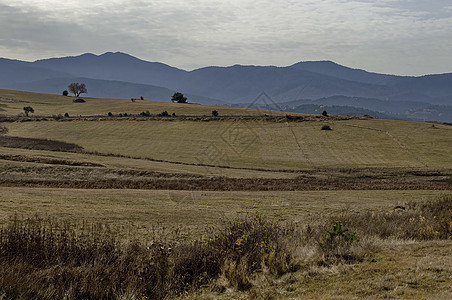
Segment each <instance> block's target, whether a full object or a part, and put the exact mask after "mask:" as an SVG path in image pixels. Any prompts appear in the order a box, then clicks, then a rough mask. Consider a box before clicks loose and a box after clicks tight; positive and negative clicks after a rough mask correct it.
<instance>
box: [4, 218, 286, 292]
mask: <svg viewBox="0 0 452 300" xmlns="http://www.w3.org/2000/svg"><path fill="white" fill-rule="evenodd" d="M286 232H287V231H286V230H285V229H284V228H283V227H279V226H277V225H275V224H273V223H272V222H270V221H268V220H266V219H265V218H264V217H263V216H262V215H259V214H258V215H256V216H248V217H246V218H244V219H235V220H231V221H228V222H227V223H226V225H225V228H224V229H223V230H221V231H220V232H219V233H218V232H215V231H213V230H212V231H211V233H210V234H209V236H208V237H206V238H204V239H202V240H195V241H191V242H189V241H187V242H181V243H179V244H175V245H173V246H172V245H171V244H170V243H168V242H166V241H158V240H156V241H154V242H153V243H152V244H151V245H145V244H143V243H139V242H133V241H130V242H129V243H127V244H124V243H121V242H119V240H118V239H117V235H116V234H115V233H114V231H113V230H111V229H110V228H108V227H106V226H101V225H97V226H78V227H77V226H74V225H70V224H66V223H61V222H60V223H58V222H55V221H53V220H43V219H39V218H34V219H27V220H18V219H17V218H15V219H13V220H11V222H10V223H9V224H8V225H7V226H5V227H3V228H2V230H1V231H0V261H1V262H3V263H1V264H0V278H1V280H0V294H4V295H5V296H6V297H7V298H27V299H28V298H49V299H51V298H60V299H61V298H67V299H99V298H101V299H116V298H118V297H120V296H122V295H125V294H133V295H137V296H146V297H147V298H148V299H162V298H164V297H166V296H168V295H182V294H184V293H186V292H189V291H192V290H195V289H197V288H199V287H200V286H202V285H205V284H209V283H210V282H212V280H214V279H216V278H218V277H219V276H220V274H221V272H222V271H225V270H227V269H228V268H229V270H228V271H227V273H228V274H227V280H228V281H229V284H231V285H233V286H234V287H236V288H238V289H248V288H250V287H251V284H250V282H249V278H250V276H251V274H252V273H253V272H255V271H257V270H258V269H259V268H261V267H262V266H263V265H266V264H268V265H269V267H268V269H269V271H268V272H269V273H272V272H281V270H283V269H284V268H282V267H278V265H279V264H285V263H286V262H287V260H288V259H289V258H290V257H289V256H287V255H284V251H285V249H284V247H283V245H282V243H281V242H280V241H282V239H284V238H285V237H284V235H285V233H286ZM270 257H272V258H270ZM278 258H284V259H285V261H284V262H281V263H278V262H277V259H278ZM270 262H271V263H270ZM232 266H234V267H232ZM231 268H232V269H231ZM240 276H241V278H239V277H240Z"/></svg>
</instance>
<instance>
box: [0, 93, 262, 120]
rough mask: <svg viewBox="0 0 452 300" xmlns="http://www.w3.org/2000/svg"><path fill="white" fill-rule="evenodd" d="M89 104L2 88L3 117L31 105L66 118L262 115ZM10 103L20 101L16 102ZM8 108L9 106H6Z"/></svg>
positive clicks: (163, 105)
mask: <svg viewBox="0 0 452 300" xmlns="http://www.w3.org/2000/svg"><path fill="white" fill-rule="evenodd" d="M82 98H83V99H85V100H86V103H73V102H72V100H74V99H75V98H74V97H65V96H60V95H51V94H40V93H31V92H21V91H12V90H2V89H0V104H2V106H0V108H2V109H3V111H0V113H1V114H7V115H18V114H23V112H24V111H23V107H24V106H29V105H30V106H32V107H33V108H34V110H35V113H34V114H35V115H39V116H52V115H59V114H61V115H64V114H65V113H68V114H69V115H70V116H79V115H82V116H86V115H104V116H105V115H107V113H108V112H111V113H113V114H119V113H122V114H123V113H127V114H139V113H140V112H142V111H147V110H148V111H149V112H150V113H151V114H158V113H161V112H163V111H168V112H169V113H170V114H172V113H173V112H174V113H176V115H207V116H211V115H212V110H217V111H218V112H219V113H220V115H223V116H227V115H253V114H258V113H260V112H258V111H256V110H251V109H244V108H235V107H218V106H208V105H198V104H179V103H171V102H170V101H169V100H168V101H166V102H156V101H146V100H145V101H142V100H137V101H136V102H132V101H131V100H130V99H100V98H88V97H83V95H82ZM11 100H15V101H17V100H19V101H20V102H14V101H11ZM162 100H165V99H162ZM5 105H6V106H5Z"/></svg>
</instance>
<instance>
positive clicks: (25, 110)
mask: <svg viewBox="0 0 452 300" xmlns="http://www.w3.org/2000/svg"><path fill="white" fill-rule="evenodd" d="M24 112H25V115H26V116H27V117H28V114H29V113H34V112H35V110H34V109H33V107H31V106H25V107H24Z"/></svg>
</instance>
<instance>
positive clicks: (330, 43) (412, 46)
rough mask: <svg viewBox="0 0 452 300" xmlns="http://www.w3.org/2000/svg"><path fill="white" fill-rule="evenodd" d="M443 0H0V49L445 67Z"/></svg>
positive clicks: (450, 20)
mask: <svg viewBox="0 0 452 300" xmlns="http://www.w3.org/2000/svg"><path fill="white" fill-rule="evenodd" d="M447 2H448V1H442V0H430V1H423V0H411V1H409V0H382V1H373V0H354V1H351V0H323V1H321V0H307V1H294V0H255V1H250V0H230V1H228V2H225V1H219V0H185V1H182V0H173V1H166V0H154V1H145V0H129V1H124V0H109V1H103V0H99V1H88V0H79V1H64V2H61V1H59V0H58V1H57V0H47V1H39V0H27V1H25V0H16V1H15V2H14V4H5V0H0V41H1V43H0V45H1V46H0V56H3V57H12V58H19V59H21V58H28V59H34V58H42V57H47V56H54V55H76V54H80V53H83V52H94V53H102V52H105V51H123V52H127V53H130V54H132V55H136V56H138V57H140V58H143V59H147V60H153V61H163V62H166V63H169V64H172V65H175V66H178V67H182V68H194V67H200V66H206V65H212V64H215V65H232V64H236V63H241V64H274V65H288V64H292V63H295V62H297V61H300V60H319V59H330V60H334V61H336V62H338V63H341V64H345V65H349V66H352V67H361V68H365V69H368V70H371V71H378V72H387V73H397V74H424V73H435V72H436V73H439V72H452V58H451V57H450V55H449V53H450V52H451V50H452V33H451V31H450V28H451V25H452V9H451V6H450V4H447Z"/></svg>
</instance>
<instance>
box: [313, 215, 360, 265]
mask: <svg viewBox="0 0 452 300" xmlns="http://www.w3.org/2000/svg"><path fill="white" fill-rule="evenodd" d="M326 233H327V234H326V235H325V236H324V238H323V239H322V240H321V241H320V243H319V246H320V248H321V250H322V252H323V253H324V254H325V256H327V258H340V259H345V260H353V258H354V256H353V254H352V251H351V246H352V244H353V242H355V241H357V239H358V238H357V237H356V232H352V231H350V229H348V228H346V227H344V226H343V225H342V222H340V221H337V222H336V223H335V224H333V226H332V229H331V230H327V231H326Z"/></svg>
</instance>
